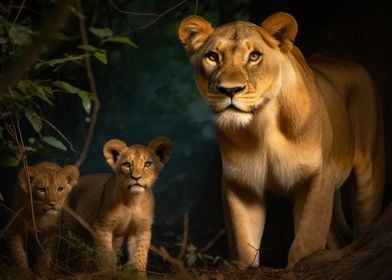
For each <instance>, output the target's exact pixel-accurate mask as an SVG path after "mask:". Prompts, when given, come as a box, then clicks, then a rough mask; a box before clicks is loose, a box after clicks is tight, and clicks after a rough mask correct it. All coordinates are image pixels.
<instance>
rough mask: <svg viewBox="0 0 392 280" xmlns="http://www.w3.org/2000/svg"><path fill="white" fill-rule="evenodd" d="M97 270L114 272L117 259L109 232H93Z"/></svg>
mask: <svg viewBox="0 0 392 280" xmlns="http://www.w3.org/2000/svg"><path fill="white" fill-rule="evenodd" d="M95 244H96V246H97V264H98V269H99V270H101V271H104V270H112V271H113V270H116V267H117V257H116V253H115V251H114V249H113V234H112V232H110V231H105V230H95Z"/></svg>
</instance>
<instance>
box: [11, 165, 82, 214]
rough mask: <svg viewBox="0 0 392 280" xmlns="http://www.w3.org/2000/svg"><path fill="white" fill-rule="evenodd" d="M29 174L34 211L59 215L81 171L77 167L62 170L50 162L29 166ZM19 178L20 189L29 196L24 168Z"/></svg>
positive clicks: (69, 166)
mask: <svg viewBox="0 0 392 280" xmlns="http://www.w3.org/2000/svg"><path fill="white" fill-rule="evenodd" d="M28 174H29V180H30V183H31V192H32V197H33V203H34V211H35V213H36V214H38V215H57V214H59V213H60V212H61V210H62V208H63V206H64V202H65V200H66V198H67V196H68V194H69V193H70V191H71V190H72V188H73V186H75V185H76V183H77V180H78V178H79V170H78V168H77V167H76V166H73V165H67V166H65V167H63V168H61V167H59V166H58V165H57V164H54V163H50V162H43V163H39V164H38V165H36V166H29V167H28ZM18 177H19V185H20V187H21V188H22V190H23V191H24V192H25V193H26V196H28V188H29V187H28V181H27V180H28V179H27V177H26V173H25V171H24V169H23V168H22V169H21V170H20V171H19V175H18Z"/></svg>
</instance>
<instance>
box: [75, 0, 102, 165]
mask: <svg viewBox="0 0 392 280" xmlns="http://www.w3.org/2000/svg"><path fill="white" fill-rule="evenodd" d="M76 7H77V12H78V13H79V14H82V6H81V4H80V0H77V1H76ZM79 28H80V34H81V35H82V44H83V45H85V46H86V45H88V36H87V31H86V26H85V19H84V17H82V16H79ZM84 53H85V55H86V56H85V58H84V59H85V62H86V74H87V78H88V81H89V84H90V90H91V94H92V97H93V100H94V104H93V111H92V113H91V121H90V126H89V129H88V132H87V137H86V140H85V142H84V146H83V150H82V152H81V154H80V157H79V159H78V160H77V162H76V164H75V165H76V166H77V167H80V166H81V165H82V163H83V162H84V160H85V159H86V157H87V152H88V150H89V148H90V145H91V142H92V140H93V135H94V131H95V126H96V123H97V116H98V111H99V108H100V107H101V103H100V101H99V98H98V94H97V87H96V84H95V78H94V73H93V68H92V65H91V59H90V56H89V55H88V54H89V52H88V50H86V49H85V50H84Z"/></svg>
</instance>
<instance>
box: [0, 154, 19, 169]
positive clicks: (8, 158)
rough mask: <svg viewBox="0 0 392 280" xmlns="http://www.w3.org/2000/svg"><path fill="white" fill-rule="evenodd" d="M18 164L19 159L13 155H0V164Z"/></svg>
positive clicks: (6, 165)
mask: <svg viewBox="0 0 392 280" xmlns="http://www.w3.org/2000/svg"><path fill="white" fill-rule="evenodd" d="M18 165H19V160H18V159H17V158H16V157H15V156H14V155H2V156H1V157H0V166H2V167H16V166H18Z"/></svg>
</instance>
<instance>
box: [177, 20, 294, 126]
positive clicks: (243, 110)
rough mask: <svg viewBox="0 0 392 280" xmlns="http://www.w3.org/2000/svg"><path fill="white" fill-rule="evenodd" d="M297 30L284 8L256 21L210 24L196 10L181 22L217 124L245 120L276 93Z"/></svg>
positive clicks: (181, 33) (243, 122)
mask: <svg viewBox="0 0 392 280" xmlns="http://www.w3.org/2000/svg"><path fill="white" fill-rule="evenodd" d="M297 30H298V26H297V22H296V21H295V19H294V18H293V17H292V16H291V15H289V14H286V13H276V14H273V15H271V16H270V17H268V18H267V19H266V20H264V21H263V22H262V24H261V25H260V26H259V25H255V24H252V23H249V22H244V21H235V22H231V23H227V24H224V25H222V26H220V27H217V28H216V29H214V28H213V27H212V26H211V24H210V23H209V22H208V21H207V20H205V19H204V18H202V17H199V16H189V17H187V18H185V19H184V20H183V21H182V22H181V24H180V27H179V30H178V36H179V39H180V41H181V42H182V43H183V44H184V46H185V49H186V51H187V53H188V55H189V57H190V59H191V61H192V64H193V67H194V72H195V76H196V81H197V85H198V88H199V91H200V92H201V94H202V95H203V96H204V97H205V98H206V99H207V102H208V104H209V106H210V108H211V109H212V111H213V112H214V113H215V115H216V117H217V123H218V126H221V127H227V126H230V127H234V128H236V127H243V126H246V125H248V124H249V123H250V122H251V120H252V118H253V115H254V113H255V112H256V111H257V110H258V109H261V108H262V107H263V106H264V105H265V104H267V103H268V102H269V101H270V100H271V99H273V98H274V97H275V96H276V95H277V94H278V93H279V89H280V87H281V84H282V64H283V63H284V62H285V61H286V59H287V54H288V53H289V52H290V51H291V49H292V47H293V42H294V39H295V36H296V34H297Z"/></svg>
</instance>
